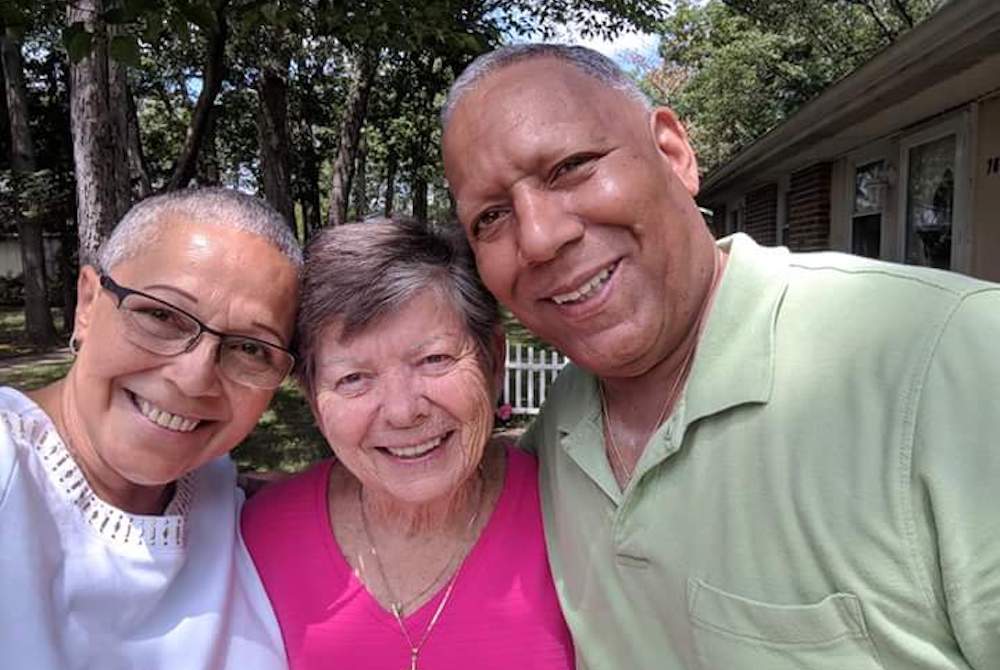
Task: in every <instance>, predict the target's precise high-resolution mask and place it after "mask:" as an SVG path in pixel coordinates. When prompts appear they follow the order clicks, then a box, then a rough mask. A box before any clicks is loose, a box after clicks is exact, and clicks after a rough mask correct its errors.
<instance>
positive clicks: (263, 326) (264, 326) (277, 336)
mask: <svg viewBox="0 0 1000 670" xmlns="http://www.w3.org/2000/svg"><path fill="white" fill-rule="evenodd" d="M152 289H159V290H161V291H169V292H171V293H176V294H177V295H179V296H182V297H184V298H186V299H188V300H190V301H191V302H193V303H195V304H198V298H196V297H195V296H193V295H191V294H190V293H188V292H187V291H185V290H183V289H179V288H177V287H176V286H170V285H169V284H149V285H148V286H143V287H142V290H143V291H150V290H152ZM192 316H194V315H192ZM198 318H199V319H201V317H198ZM202 323H204V321H202ZM206 325H208V327H209V328H215V326H212V325H211V324H206ZM250 325H252V326H254V327H256V328H259V329H261V330H263V331H265V332H267V333H270V334H271V335H273V336H274V339H275V340H277V341H278V342H279V343H280V344H279V345H278V346H280V347H284V346H285V339H284V338H283V337H282V336H281V333H279V332H278V331H276V330H275V329H274V328H273V327H272V326H269V325H268V324H266V323H261V322H260V321H252V322H251V323H250ZM216 330H218V329H217V328H216ZM225 334H226V335H233V336H234V337H255V336H254V335H243V334H240V333H231V332H226V333H225ZM256 339H260V338H256ZM261 341H263V340H261Z"/></svg>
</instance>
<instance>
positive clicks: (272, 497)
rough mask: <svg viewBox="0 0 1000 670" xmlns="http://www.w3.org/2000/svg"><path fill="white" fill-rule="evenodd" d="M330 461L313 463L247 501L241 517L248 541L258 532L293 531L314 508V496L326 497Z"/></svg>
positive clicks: (311, 513)
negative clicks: (304, 469) (306, 468)
mask: <svg viewBox="0 0 1000 670" xmlns="http://www.w3.org/2000/svg"><path fill="white" fill-rule="evenodd" d="M332 464H333V461H332V460H329V459H328V460H324V461H320V462H319V463H316V464H315V465H313V466H312V467H310V468H309V469H308V470H306V471H304V472H300V473H299V474H296V475H292V476H291V477H288V478H287V479H283V480H281V481H277V482H274V483H271V484H267V485H266V486H264V487H262V488H261V489H260V490H259V491H257V492H256V493H255V494H254V495H253V496H252V497H251V498H250V499H249V500H247V502H246V504H244V505H243V512H242V516H241V520H240V525H241V526H242V530H243V534H244V536H245V538H246V541H247V542H248V543H251V542H253V539H254V538H255V537H256V535H258V534H259V533H261V532H266V533H267V534H269V535H273V533H274V532H276V531H278V532H285V531H288V532H292V531H293V528H294V527H296V526H299V525H301V524H302V523H304V521H305V520H306V519H307V518H309V517H311V516H312V515H313V514H314V513H315V510H316V505H317V502H318V500H317V498H320V497H321V498H323V499H325V497H326V483H327V479H328V477H329V472H330V468H331V467H332Z"/></svg>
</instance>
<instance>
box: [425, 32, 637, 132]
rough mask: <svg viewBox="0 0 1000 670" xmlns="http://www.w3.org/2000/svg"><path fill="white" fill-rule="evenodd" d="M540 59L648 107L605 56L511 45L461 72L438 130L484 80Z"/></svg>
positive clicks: (577, 50) (535, 45) (545, 46)
mask: <svg viewBox="0 0 1000 670" xmlns="http://www.w3.org/2000/svg"><path fill="white" fill-rule="evenodd" d="M539 58H554V59H556V60H560V61H562V62H564V63H567V64H569V65H572V66H573V67H575V68H576V69H577V70H579V71H580V72H583V73H584V74H586V75H588V76H590V77H592V78H594V79H596V80H597V81H599V82H601V83H602V84H604V85H606V86H608V87H609V88H613V89H615V90H616V91H620V92H621V93H624V94H625V95H626V96H628V97H629V98H631V99H633V100H635V101H636V102H638V103H639V104H641V105H642V106H643V108H645V109H648V108H649V107H650V103H649V98H648V97H646V94H645V93H643V92H642V89H640V88H639V86H638V84H636V83H635V81H633V79H632V78H631V77H629V76H628V75H627V74H626V73H625V72H624V71H623V70H622V69H621V68H620V67H618V65H617V64H616V63H615V62H614V61H613V60H611V59H610V58H608V57H607V56H605V55H604V54H601V53H598V52H597V51H594V50H593V49H588V48H587V47H581V46H574V45H570V44H539V43H528V44H512V45H509V46H505V47H500V48H499V49H496V50H495V51H490V52H488V53H485V54H483V55H481V56H479V57H478V58H476V60H474V61H472V63H471V64H470V65H469V66H468V67H466V68H465V70H463V71H462V74H460V75H459V76H458V78H457V79H456V80H455V82H454V83H453V84H452V85H451V89H450V90H449V91H448V98H447V100H445V103H444V107H442V108H441V127H442V128H445V127H447V125H448V121H449V120H450V119H451V115H452V113H453V112H454V111H455V107H456V106H458V102H459V101H460V100H461V99H462V97H463V96H465V94H466V93H468V92H470V91H471V90H473V89H474V88H475V87H476V86H477V85H478V84H479V83H480V82H481V81H482V80H483V79H485V78H486V77H488V76H489V75H491V74H493V73H494V72H497V71H499V70H502V69H504V68H506V67H509V66H511V65H514V64H516V63H520V62H522V61H528V60H535V59H539Z"/></svg>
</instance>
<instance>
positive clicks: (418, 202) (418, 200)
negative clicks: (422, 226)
mask: <svg viewBox="0 0 1000 670" xmlns="http://www.w3.org/2000/svg"><path fill="white" fill-rule="evenodd" d="M412 184H413V218H414V219H416V220H417V221H420V222H421V223H426V222H427V180H426V179H424V178H423V177H422V176H421V175H420V173H419V172H417V171H416V170H414V173H413V182H412Z"/></svg>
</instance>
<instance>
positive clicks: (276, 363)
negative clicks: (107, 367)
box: [119, 293, 293, 388]
mask: <svg viewBox="0 0 1000 670" xmlns="http://www.w3.org/2000/svg"><path fill="white" fill-rule="evenodd" d="M119 309H120V311H121V313H122V315H123V317H124V320H125V323H126V325H127V326H128V327H127V328H126V334H127V335H128V339H129V341H130V342H132V343H133V344H135V345H136V346H139V347H142V348H143V349H146V350H147V351H150V352H152V353H155V354H160V355H163V356H175V355H177V354H181V353H183V352H184V351H186V350H187V349H189V348H190V347H191V345H192V344H194V343H195V340H196V338H197V337H198V335H199V334H200V333H201V332H202V331H201V326H200V325H199V324H198V322H197V321H195V320H194V319H193V318H191V317H190V316H188V315H187V314H184V313H183V312H181V311H179V310H177V309H176V308H173V307H171V306H170V305H169V304H167V303H165V302H161V301H159V300H153V299H151V298H147V297H145V296H142V295H137V294H134V293H133V294H130V295H128V296H125V298H124V299H123V300H122V301H121V303H120V305H119ZM218 362H219V368H220V369H221V370H222V372H223V373H224V374H225V375H226V376H227V377H228V378H229V379H231V380H233V381H234V382H237V383H240V384H247V385H249V386H254V387H259V388H275V387H276V386H278V385H279V384H280V383H281V381H282V380H283V379H284V378H285V376H286V375H287V374H288V372H289V370H290V368H291V366H292V362H293V359H292V357H291V356H290V355H289V354H288V352H286V351H284V350H282V349H279V348H277V347H274V346H270V345H268V344H266V343H264V342H260V341H257V340H254V339H251V338H245V337H239V336H237V335H226V336H224V337H223V338H222V341H221V343H220V345H219V358H218Z"/></svg>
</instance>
